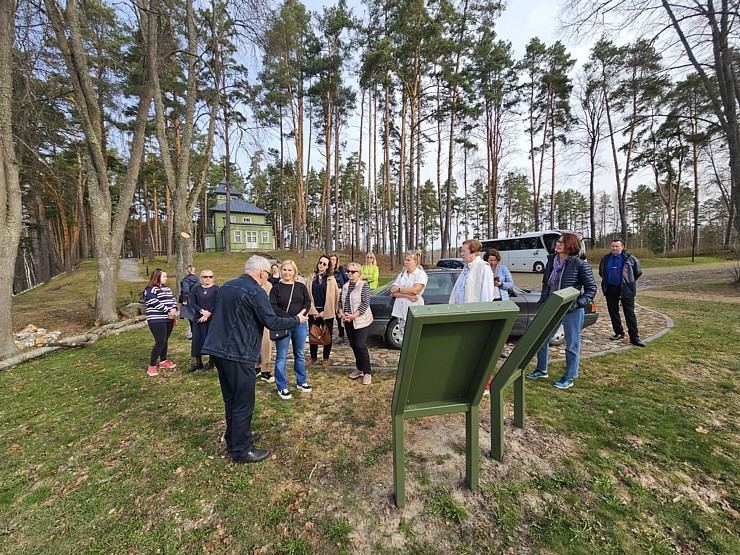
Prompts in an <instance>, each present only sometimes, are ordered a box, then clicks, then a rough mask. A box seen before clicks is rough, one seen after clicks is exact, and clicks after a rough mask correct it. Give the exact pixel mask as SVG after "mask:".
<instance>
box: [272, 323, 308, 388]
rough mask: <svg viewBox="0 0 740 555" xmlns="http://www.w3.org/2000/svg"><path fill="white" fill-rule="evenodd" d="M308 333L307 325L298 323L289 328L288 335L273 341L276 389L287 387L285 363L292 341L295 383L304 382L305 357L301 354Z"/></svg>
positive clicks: (300, 383) (301, 383)
mask: <svg viewBox="0 0 740 555" xmlns="http://www.w3.org/2000/svg"><path fill="white" fill-rule="evenodd" d="M307 335H308V325H307V324H300V325H299V326H298V327H296V328H293V329H292V330H290V332H289V334H288V337H283V338H282V339H278V340H277V341H275V385H276V386H277V388H278V390H280V391H282V390H283V389H287V388H288V374H287V371H286V368H285V363H286V361H287V360H288V347H289V346H290V343H291V342H292V343H293V359H294V360H293V371H294V372H295V379H296V382H297V385H303V384H304V383H306V358H305V356H304V355H303V349H304V348H305V345H306V336H307Z"/></svg>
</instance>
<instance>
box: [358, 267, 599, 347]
mask: <svg viewBox="0 0 740 555" xmlns="http://www.w3.org/2000/svg"><path fill="white" fill-rule="evenodd" d="M459 275H460V270H459V269H451V268H434V269H432V270H428V271H427V276H428V277H429V281H428V282H427V286H426V289H425V290H424V294H423V295H422V296H423V297H424V303H425V304H428V305H429V304H445V303H447V302H448V301H449V300H450V294H451V293H452V287H453V286H454V285H455V280H457V276H459ZM390 289H391V284H390V283H389V284H387V285H384V286H383V287H381V288H380V289H376V290H375V291H373V294H372V295H371V296H370V308H371V309H372V311H373V323H372V324H371V326H370V334H371V335H380V336H381V337H383V338H384V339H385V342H386V343H387V344H388V346H390V347H392V348H394V349H400V348H401V343H402V342H403V337H402V336H401V334H400V332H399V330H398V319H397V318H395V317H393V316H391V311H392V310H393V303H394V302H395V300H396V299H394V298H393V297H392V296H391V293H390ZM509 297H510V300H512V301H514V302H515V303H516V304H517V306H518V307H519V314H518V315H517V317H516V321H515V322H514V327H513V328H512V329H511V335H510V336H511V337H520V336H521V335H522V334H524V331H525V330H526V329H527V326H529V323H530V322H531V321H532V319H533V318H534V315H535V314H536V313H537V311H538V310H539V308H540V304H539V303H538V302H537V301H538V300H539V298H540V293H539V292H538V291H535V292H533V291H529V290H527V289H520V288H518V287H514V290H513V291H510V292H509ZM598 317H599V313H598V312H596V305H594V304H591V307H590V309H587V310H586V317H585V318H584V320H583V327H584V328H586V327H588V326H591V325H593V324H595V323H596V320H597V319H598ZM564 341H565V336H564V334H563V327H562V326H560V327H559V328H558V331H557V332H556V333H555V335H554V336H553V338H552V339H551V340H550V344H551V345H562V344H563V342H564Z"/></svg>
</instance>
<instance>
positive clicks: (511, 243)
mask: <svg viewBox="0 0 740 555" xmlns="http://www.w3.org/2000/svg"><path fill="white" fill-rule="evenodd" d="M566 232H567V233H575V234H576V235H578V237H579V239H580V240H581V256H582V257H584V256H586V242H587V241H589V239H584V238H583V237H582V236H581V234H580V233H576V232H575V231H568V230H561V229H545V230H543V231H534V232H532V233H525V234H524V235H517V236H516V237H504V238H500V239H484V240H482V241H481V243H482V244H483V250H482V251H481V256H483V255H484V254H485V252H486V251H487V250H488V249H496V250H498V251H499V252H500V253H501V263H502V264H503V265H504V266H506V267H507V268H509V270H511V271H518V272H537V273H542V272H544V271H545V265H546V264H547V255H548V254H552V253H554V252H555V241H556V240H557V238H558V237H560V236H561V235H562V234H563V233H566Z"/></svg>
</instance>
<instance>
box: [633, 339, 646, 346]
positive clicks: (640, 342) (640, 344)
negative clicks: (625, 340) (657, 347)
mask: <svg viewBox="0 0 740 555" xmlns="http://www.w3.org/2000/svg"><path fill="white" fill-rule="evenodd" d="M630 343H631V344H632V345H634V346H635V347H644V346H645V343H643V342H642V339H640V338H639V337H636V338H634V339H630Z"/></svg>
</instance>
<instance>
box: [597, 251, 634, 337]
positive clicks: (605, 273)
mask: <svg viewBox="0 0 740 555" xmlns="http://www.w3.org/2000/svg"><path fill="white" fill-rule="evenodd" d="M641 275H642V268H641V267H640V261H639V260H637V258H635V257H634V256H632V255H631V254H630V253H629V252H627V251H626V250H624V241H623V240H622V239H614V241H612V244H611V254H605V255H604V256H602V257H601V262H599V276H601V290H602V291H603V292H604V297H606V307H607V308H608V309H609V318H611V321H612V329H613V330H614V335H613V336H611V337H610V338H609V339H611V340H612V341H618V340H619V339H624V327H623V326H622V319H621V317H620V315H619V302H620V301H621V302H622V310H623V311H624V319H625V321H626V322H627V332H628V333H629V336H630V343H632V344H633V345H635V346H637V347H644V346H645V343H643V342H642V340H641V339H640V333H639V331H638V329H637V317H636V316H635V295H637V280H638V279H639V277H640V276H641Z"/></svg>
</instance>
